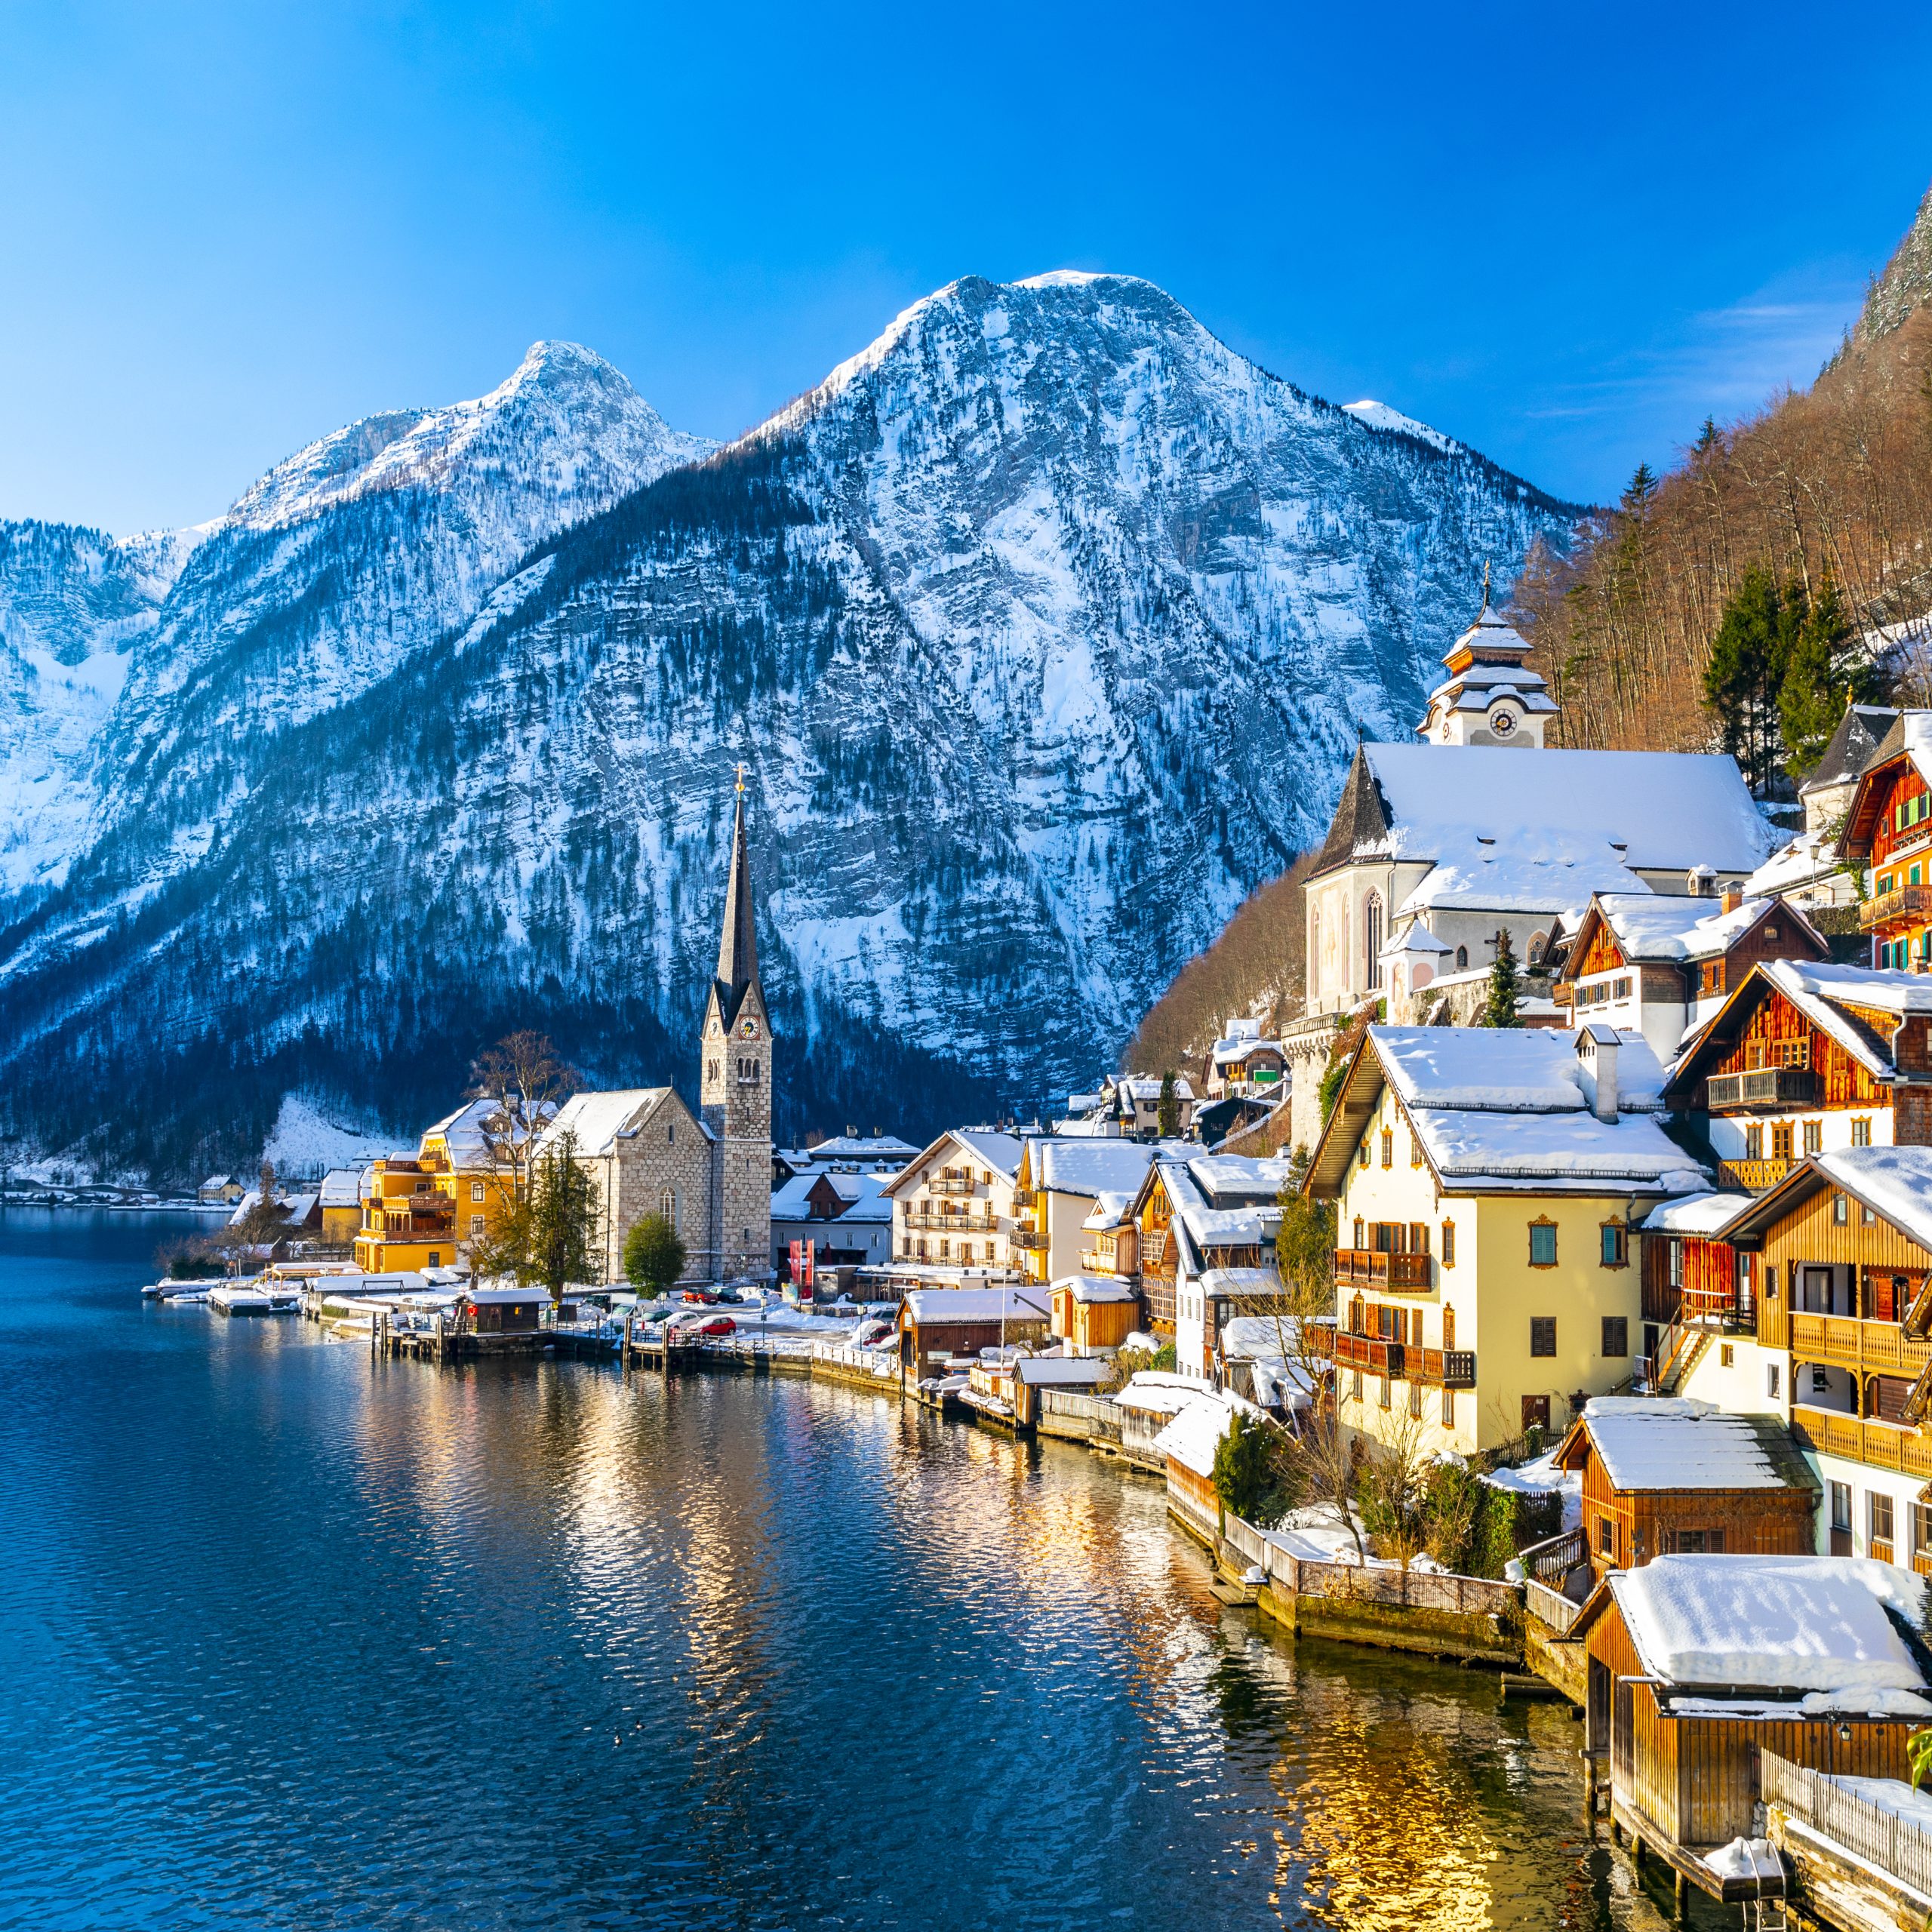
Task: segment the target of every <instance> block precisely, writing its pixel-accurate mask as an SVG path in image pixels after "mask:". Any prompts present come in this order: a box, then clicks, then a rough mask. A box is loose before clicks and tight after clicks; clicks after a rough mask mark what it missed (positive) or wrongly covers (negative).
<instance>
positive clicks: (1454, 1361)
mask: <svg viewBox="0 0 1932 1932" xmlns="http://www.w3.org/2000/svg"><path fill="white" fill-rule="evenodd" d="M1323 1341H1325V1342H1326V1343H1327V1347H1326V1348H1324V1347H1323V1346H1322V1343H1323ZM1315 1347H1316V1348H1317V1349H1318V1350H1319V1351H1320V1352H1322V1353H1324V1354H1328V1355H1331V1357H1332V1358H1333V1360H1334V1364H1335V1366H1336V1367H1337V1368H1359V1369H1361V1370H1363V1371H1365V1372H1366V1373H1367V1374H1371V1375H1386V1376H1387V1377H1389V1380H1391V1381H1392V1382H1417V1383H1421V1384H1422V1385H1423V1386H1424V1387H1425V1388H1429V1389H1473V1388H1474V1387H1475V1386H1476V1358H1475V1350H1474V1349H1417V1348H1411V1347H1410V1346H1407V1344H1406V1343H1401V1342H1385V1341H1383V1340H1381V1339H1380V1337H1377V1336H1374V1335H1357V1334H1352V1333H1351V1332H1350V1331H1349V1330H1347V1329H1346V1328H1341V1329H1337V1330H1334V1331H1329V1332H1327V1333H1326V1334H1324V1335H1323V1337H1321V1340H1317V1342H1316V1343H1315Z"/></svg>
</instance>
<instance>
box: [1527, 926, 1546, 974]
mask: <svg viewBox="0 0 1932 1932" xmlns="http://www.w3.org/2000/svg"><path fill="white" fill-rule="evenodd" d="M1548 945H1549V934H1547V933H1532V934H1531V935H1530V964H1531V965H1532V966H1540V965H1541V964H1543V949H1544V948H1545V947H1546V946H1548Z"/></svg>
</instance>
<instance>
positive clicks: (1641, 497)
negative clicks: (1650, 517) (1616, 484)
mask: <svg viewBox="0 0 1932 1932" xmlns="http://www.w3.org/2000/svg"><path fill="white" fill-rule="evenodd" d="M1656 494H1657V474H1656V472H1654V470H1653V469H1651V466H1650V465H1649V464H1648V463H1638V466H1637V468H1636V471H1635V474H1634V475H1632V477H1631V478H1630V481H1629V483H1628V484H1627V485H1625V487H1624V491H1623V507H1624V508H1625V509H1626V510H1628V511H1629V512H1630V513H1631V514H1632V515H1633V516H1641V515H1643V513H1644V512H1645V511H1646V510H1647V509H1649V508H1650V506H1651V498H1652V497H1654V496H1655V495H1656Z"/></svg>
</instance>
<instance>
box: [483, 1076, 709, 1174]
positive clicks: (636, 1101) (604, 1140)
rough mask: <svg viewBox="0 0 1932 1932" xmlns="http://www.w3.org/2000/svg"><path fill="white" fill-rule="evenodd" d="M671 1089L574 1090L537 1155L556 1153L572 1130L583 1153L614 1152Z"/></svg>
mask: <svg viewBox="0 0 1932 1932" xmlns="http://www.w3.org/2000/svg"><path fill="white" fill-rule="evenodd" d="M670 1091H671V1090H670V1088H668V1087H628V1088H618V1089H616V1090H614V1091H611V1092H608V1093H592V1094H572V1095H571V1097H570V1098H569V1099H568V1100H566V1101H565V1103H564V1104H563V1105H562V1106H561V1107H559V1108H558V1109H557V1112H556V1115H555V1118H553V1119H552V1121H551V1122H550V1124H549V1126H548V1127H546V1128H545V1129H544V1130H543V1132H542V1134H540V1135H538V1137H537V1146H536V1149H535V1152H536V1155H537V1158H539V1159H541V1158H543V1156H544V1155H546V1154H552V1153H555V1152H556V1151H557V1149H558V1147H559V1146H561V1144H562V1142H563V1139H564V1137H565V1135H566V1134H575V1135H576V1137H577V1152H578V1153H579V1154H580V1155H586V1156H589V1155H605V1154H609V1153H611V1152H614V1150H615V1149H616V1146H617V1139H618V1137H619V1136H620V1134H623V1132H624V1131H625V1130H626V1128H629V1127H630V1126H631V1124H632V1122H633V1121H635V1119H636V1118H637V1117H638V1115H641V1114H642V1113H645V1112H647V1111H648V1109H650V1108H651V1107H652V1106H654V1105H655V1104H656V1103H657V1102H658V1101H659V1100H662V1099H663V1097H664V1096H665V1095H666V1094H668V1093H669V1092H670ZM451 1118H455V1116H454V1115H452V1116H451Z"/></svg>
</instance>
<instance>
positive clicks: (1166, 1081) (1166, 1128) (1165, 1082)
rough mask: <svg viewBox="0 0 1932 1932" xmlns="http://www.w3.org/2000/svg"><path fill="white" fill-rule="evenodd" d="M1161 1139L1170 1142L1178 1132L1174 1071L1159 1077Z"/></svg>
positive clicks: (1170, 1068)
mask: <svg viewBox="0 0 1932 1932" xmlns="http://www.w3.org/2000/svg"><path fill="white" fill-rule="evenodd" d="M1160 1124H1161V1139H1162V1140H1173V1139H1174V1138H1175V1137H1176V1136H1177V1135H1178V1134H1180V1096H1179V1095H1178V1094H1176V1093H1175V1091H1174V1069H1173V1068H1172V1067H1169V1068H1168V1070H1167V1072H1165V1073H1164V1074H1162V1075H1161V1108H1160Z"/></svg>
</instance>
